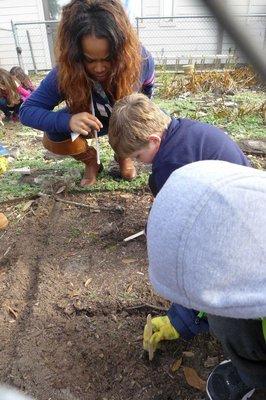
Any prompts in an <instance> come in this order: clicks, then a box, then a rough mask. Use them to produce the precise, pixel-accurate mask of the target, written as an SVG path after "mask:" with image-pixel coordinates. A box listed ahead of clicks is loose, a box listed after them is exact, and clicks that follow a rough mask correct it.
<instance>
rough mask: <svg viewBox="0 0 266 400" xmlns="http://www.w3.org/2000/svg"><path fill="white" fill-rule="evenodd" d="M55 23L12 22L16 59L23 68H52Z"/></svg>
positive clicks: (39, 69)
mask: <svg viewBox="0 0 266 400" xmlns="http://www.w3.org/2000/svg"><path fill="white" fill-rule="evenodd" d="M57 25H58V21H39V22H18V23H12V30H13V35H14V40H15V45H16V50H17V55H18V61H19V64H20V66H21V67H22V68H23V69H25V70H28V71H35V72H37V71H43V70H44V71H45V70H50V69H51V68H52V66H53V65H54V64H55V59H54V43H55V36H56V29H57Z"/></svg>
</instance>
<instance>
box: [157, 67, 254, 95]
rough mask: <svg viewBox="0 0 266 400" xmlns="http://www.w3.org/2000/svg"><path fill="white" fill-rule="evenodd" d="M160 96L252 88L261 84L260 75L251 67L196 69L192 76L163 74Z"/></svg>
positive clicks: (224, 91)
mask: <svg viewBox="0 0 266 400" xmlns="http://www.w3.org/2000/svg"><path fill="white" fill-rule="evenodd" d="M160 83H161V86H160V88H159V97H161V98H164V99H169V98H173V97H176V96H178V95H180V94H181V93H185V92H191V93H199V92H208V91H210V92H214V93H218V94H223V93H226V92H229V91H232V92H234V91H236V90H241V89H250V88H254V87H256V86H258V85H259V84H260V80H259V77H258V76H257V74H256V73H255V72H254V70H253V69H252V68H250V67H242V68H236V69H233V70H224V71H204V72H197V71H195V72H194V73H192V74H191V75H190V76H181V77H180V75H177V74H175V75H174V76H172V77H169V75H168V76H167V75H166V74H165V75H164V74H162V75H161V82H160Z"/></svg>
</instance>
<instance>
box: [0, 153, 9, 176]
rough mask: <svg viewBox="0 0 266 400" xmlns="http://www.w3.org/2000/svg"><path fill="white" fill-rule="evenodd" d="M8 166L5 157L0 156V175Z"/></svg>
mask: <svg viewBox="0 0 266 400" xmlns="http://www.w3.org/2000/svg"><path fill="white" fill-rule="evenodd" d="M7 167H8V161H7V159H6V158H5V157H1V156H0V175H1V174H3V173H4V172H6V170H7Z"/></svg>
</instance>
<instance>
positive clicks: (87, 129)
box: [69, 112, 103, 136]
mask: <svg viewBox="0 0 266 400" xmlns="http://www.w3.org/2000/svg"><path fill="white" fill-rule="evenodd" d="M69 126H70V129H71V131H72V132H75V133H79V134H80V135H83V136H93V135H92V133H93V131H95V130H96V131H97V132H98V131H99V130H100V129H101V128H102V127H103V125H102V123H101V122H100V121H99V120H98V118H96V117H95V116H94V115H92V114H89V113H87V112H81V113H78V114H74V115H72V117H71V118H70V122H69Z"/></svg>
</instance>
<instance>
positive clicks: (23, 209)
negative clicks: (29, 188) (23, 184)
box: [22, 200, 35, 212]
mask: <svg viewBox="0 0 266 400" xmlns="http://www.w3.org/2000/svg"><path fill="white" fill-rule="evenodd" d="M34 201H35V200H31V201H27V203H26V204H25V205H24V206H23V207H22V211H23V212H25V211H27V210H28V209H29V208H30V207H31V206H32V204H33V203H34Z"/></svg>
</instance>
